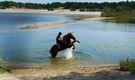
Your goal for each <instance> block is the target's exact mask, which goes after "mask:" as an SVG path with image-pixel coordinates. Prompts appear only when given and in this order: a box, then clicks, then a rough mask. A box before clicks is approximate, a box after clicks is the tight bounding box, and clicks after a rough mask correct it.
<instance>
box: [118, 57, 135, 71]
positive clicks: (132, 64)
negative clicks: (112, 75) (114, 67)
mask: <svg viewBox="0 0 135 80" xmlns="http://www.w3.org/2000/svg"><path fill="white" fill-rule="evenodd" d="M120 69H121V70H124V71H130V72H133V73H135V60H128V59H127V60H122V61H120Z"/></svg>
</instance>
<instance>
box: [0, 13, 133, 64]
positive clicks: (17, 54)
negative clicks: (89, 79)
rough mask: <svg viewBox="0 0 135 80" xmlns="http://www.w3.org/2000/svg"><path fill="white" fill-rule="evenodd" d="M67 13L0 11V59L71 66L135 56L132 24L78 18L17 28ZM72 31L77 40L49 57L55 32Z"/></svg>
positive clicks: (57, 17) (53, 18)
mask: <svg viewBox="0 0 135 80" xmlns="http://www.w3.org/2000/svg"><path fill="white" fill-rule="evenodd" d="M69 16H70V15H61V14H59V15H58V14H27V13H0V63H2V64H6V65H14V66H18V65H21V66H22V65H23V66H27V65H28V64H29V65H30V66H32V65H33V64H34V65H36V66H37V65H38V66H41V65H44V66H74V65H84V64H86V65H96V64H118V63H119V61H120V60H122V59H127V58H129V59H135V24H128V23H112V22H103V21H100V20H98V21H78V22H74V23H68V24H64V25H58V26H55V27H48V28H39V29H32V30H20V29H18V28H19V27H22V26H25V25H30V24H38V23H46V22H55V21H63V20H69V19H70V17H69ZM59 31H61V32H62V33H63V35H64V34H66V33H68V32H72V31H73V32H74V33H75V36H76V38H77V39H78V40H80V42H81V43H80V44H77V43H76V49H75V51H73V52H72V55H73V58H71V59H65V57H64V53H63V52H61V53H59V54H58V56H57V58H56V59H51V58H50V53H49V50H50V48H51V46H52V45H53V44H55V38H56V35H57V34H58V32H59Z"/></svg>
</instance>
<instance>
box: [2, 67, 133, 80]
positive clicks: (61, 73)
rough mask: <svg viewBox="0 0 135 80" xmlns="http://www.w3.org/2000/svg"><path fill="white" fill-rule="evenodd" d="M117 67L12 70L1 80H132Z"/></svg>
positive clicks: (125, 72) (128, 74) (131, 77)
mask: <svg viewBox="0 0 135 80" xmlns="http://www.w3.org/2000/svg"><path fill="white" fill-rule="evenodd" d="M119 69H120V67H119V65H98V66H92V65H84V66H71V67H61V68H52V69H48V68H46V69H45V68H29V69H13V70H12V71H11V73H4V74H1V75H0V79H2V80H65V79H66V80H105V79H106V80H116V79H119V80H134V78H135V74H133V75H131V73H130V72H127V71H120V70H119Z"/></svg>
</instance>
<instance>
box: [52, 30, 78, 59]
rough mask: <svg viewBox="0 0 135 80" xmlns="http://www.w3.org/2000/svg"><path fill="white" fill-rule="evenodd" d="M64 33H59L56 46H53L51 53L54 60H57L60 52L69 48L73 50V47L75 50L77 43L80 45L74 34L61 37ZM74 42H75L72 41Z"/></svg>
mask: <svg viewBox="0 0 135 80" xmlns="http://www.w3.org/2000/svg"><path fill="white" fill-rule="evenodd" d="M61 35H62V33H61V32H59V33H58V35H57V37H56V44H54V45H53V46H52V48H51V49H50V53H51V55H52V58H55V57H56V56H57V54H58V52H59V51H62V50H65V49H67V48H71V47H72V46H73V49H75V45H74V43H75V42H78V43H80V42H79V41H78V40H76V38H75V37H74V36H73V32H70V33H68V34H66V35H64V36H63V38H62V37H61ZM72 40H73V41H72Z"/></svg>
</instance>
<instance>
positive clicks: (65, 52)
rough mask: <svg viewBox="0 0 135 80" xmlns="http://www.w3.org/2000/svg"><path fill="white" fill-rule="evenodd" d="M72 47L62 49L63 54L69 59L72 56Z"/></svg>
mask: <svg viewBox="0 0 135 80" xmlns="http://www.w3.org/2000/svg"><path fill="white" fill-rule="evenodd" d="M72 52H73V47H71V48H67V49H66V50H65V51H64V56H65V58H66V59H70V58H72V57H73V53H72Z"/></svg>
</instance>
